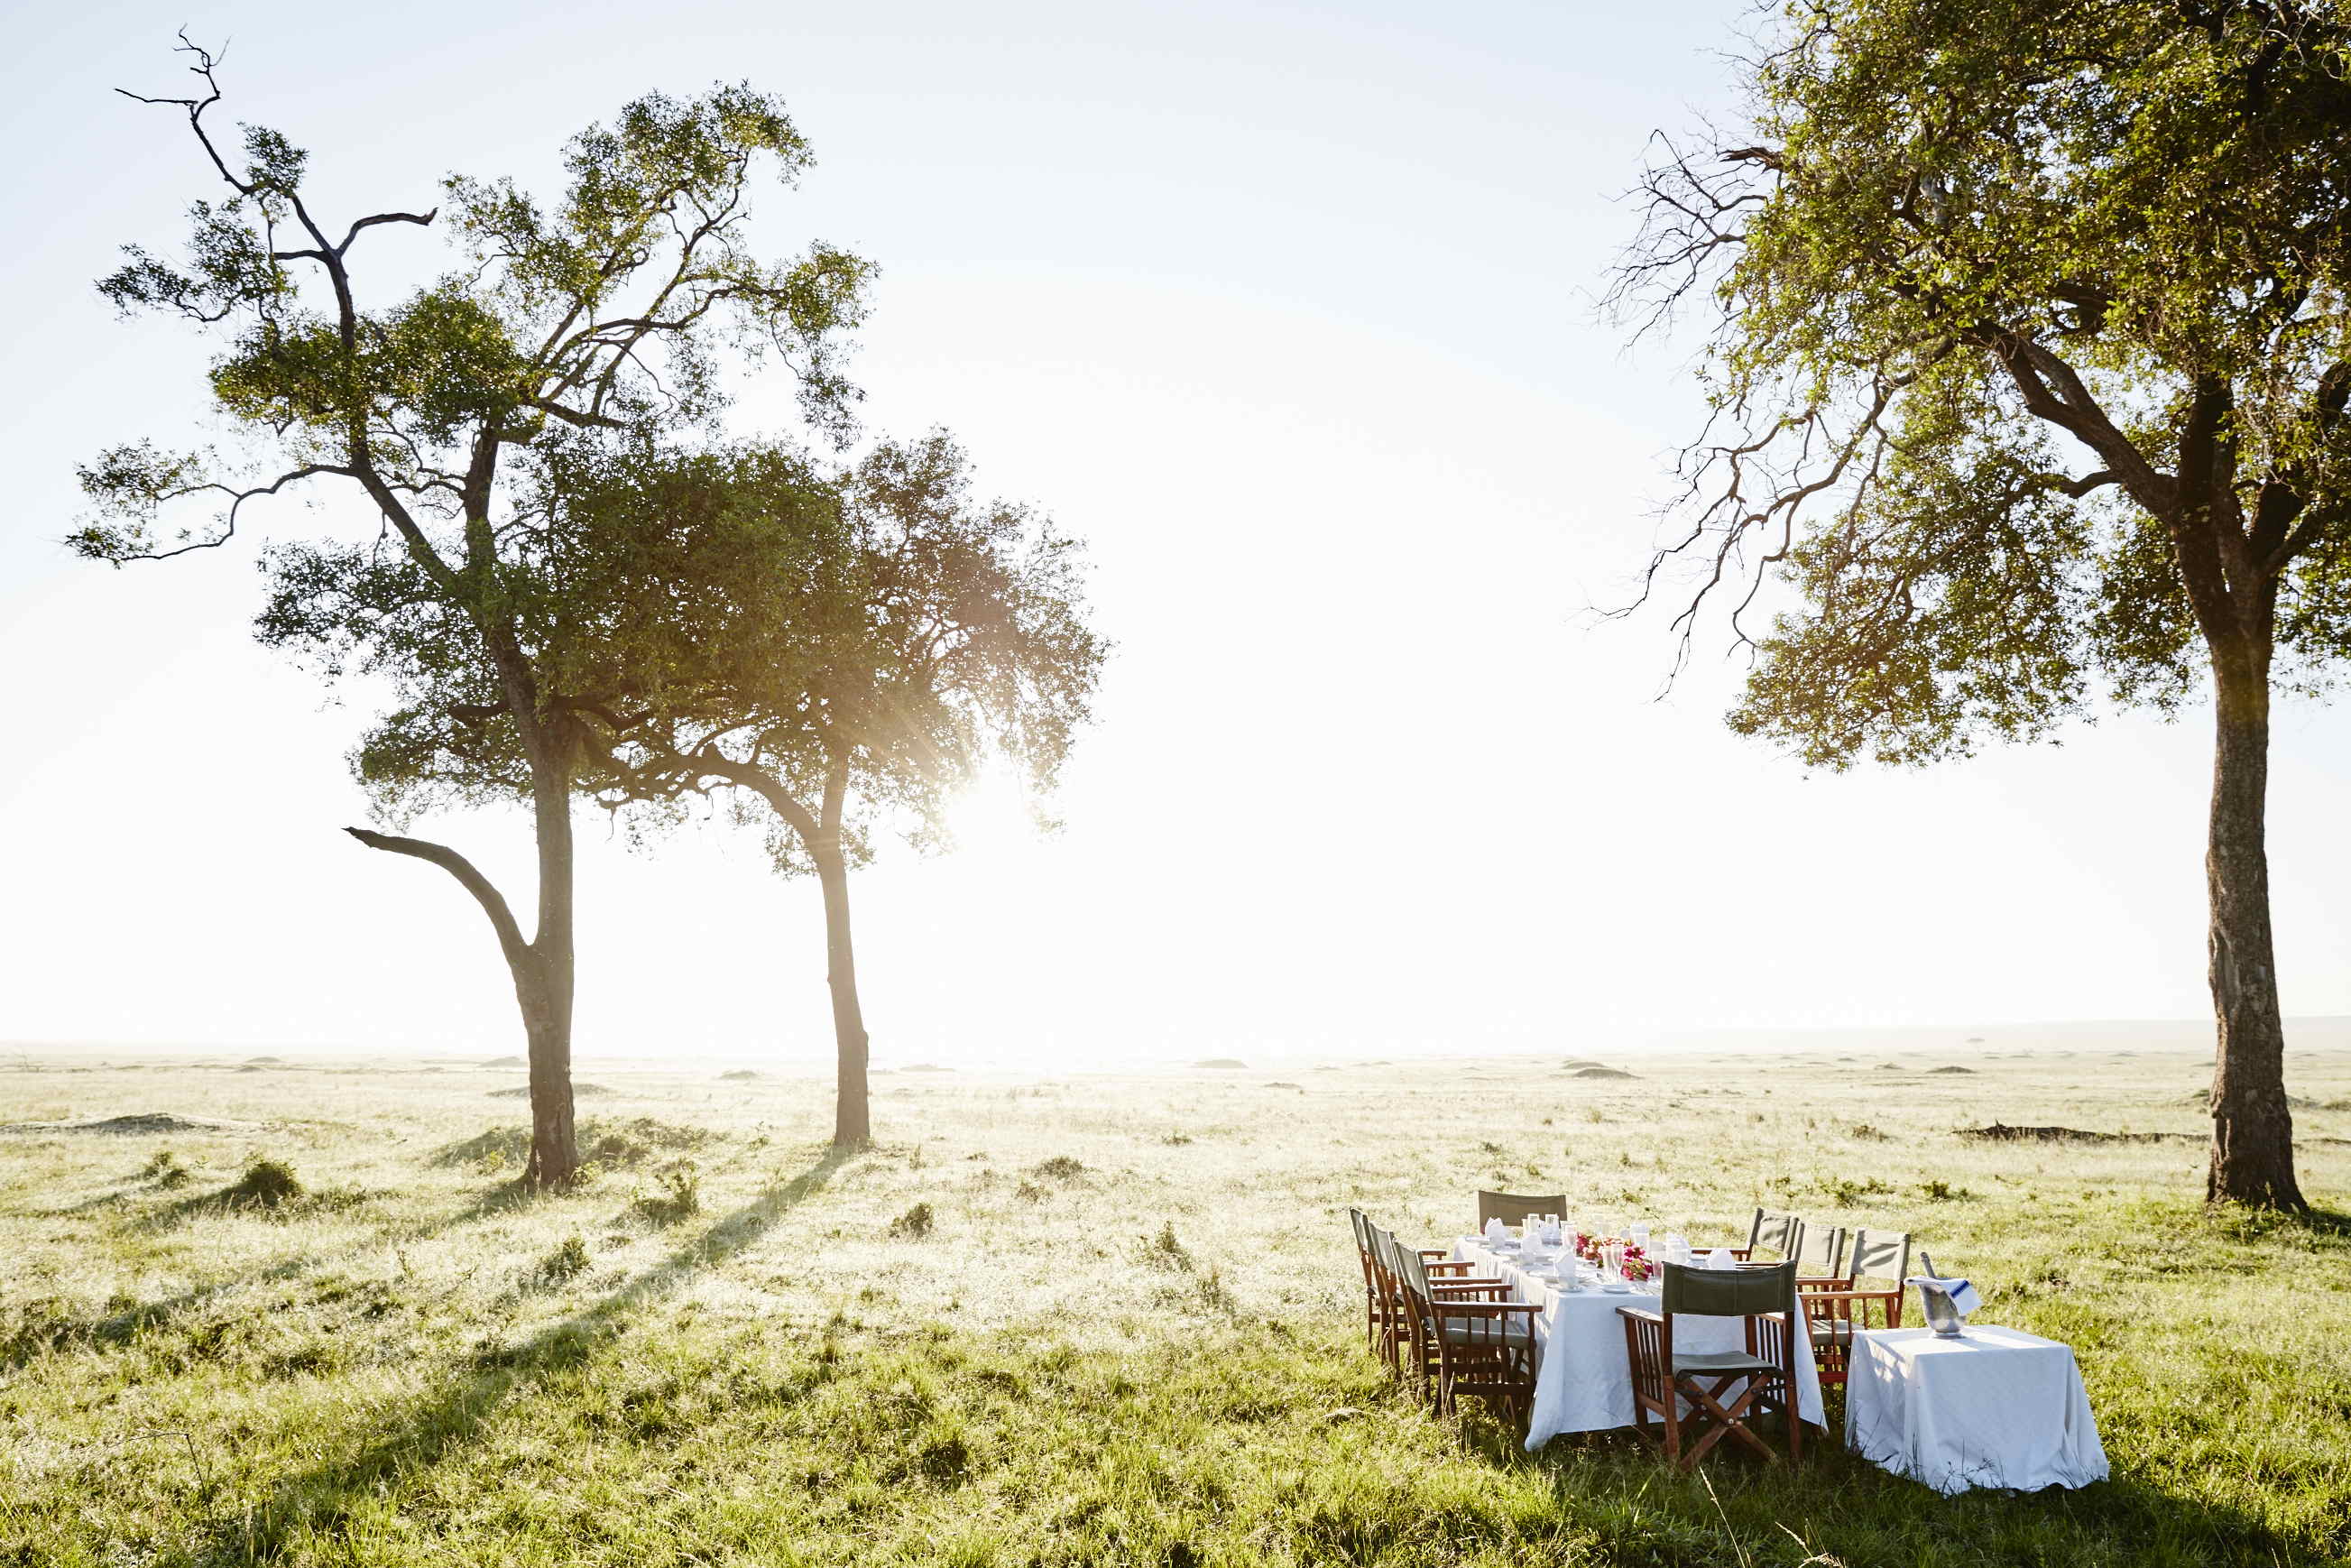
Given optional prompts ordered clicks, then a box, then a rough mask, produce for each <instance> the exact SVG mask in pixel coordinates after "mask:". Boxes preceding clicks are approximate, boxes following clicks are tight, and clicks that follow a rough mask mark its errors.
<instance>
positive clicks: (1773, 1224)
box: [1747, 1208, 1804, 1259]
mask: <svg viewBox="0 0 2351 1568" xmlns="http://www.w3.org/2000/svg"><path fill="white" fill-rule="evenodd" d="M1803 1245H1804V1222H1803V1221H1802V1220H1801V1219H1799V1218H1796V1217H1795V1216H1794V1215H1792V1214H1774V1213H1772V1212H1771V1210H1770V1209H1768V1208H1759V1209H1757V1210H1756V1211H1755V1218H1754V1219H1753V1221H1752V1222H1750V1224H1749V1225H1748V1227H1747V1251H1748V1256H1749V1257H1750V1259H1751V1258H1752V1257H1753V1256H1754V1253H1755V1249H1757V1248H1766V1249H1770V1250H1771V1251H1773V1252H1777V1253H1778V1254H1779V1255H1780V1256H1781V1257H1782V1258H1790V1259H1792V1258H1794V1257H1795V1255H1796V1254H1797V1253H1798V1252H1799V1251H1801V1250H1802V1249H1803Z"/></svg>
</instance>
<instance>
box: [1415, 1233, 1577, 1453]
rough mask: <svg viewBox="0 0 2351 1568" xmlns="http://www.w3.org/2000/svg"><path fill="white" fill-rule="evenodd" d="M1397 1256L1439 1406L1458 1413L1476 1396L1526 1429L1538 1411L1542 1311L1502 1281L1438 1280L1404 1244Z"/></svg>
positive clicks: (1418, 1338) (1428, 1375) (1423, 1261)
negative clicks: (1537, 1323)
mask: <svg viewBox="0 0 2351 1568" xmlns="http://www.w3.org/2000/svg"><path fill="white" fill-rule="evenodd" d="M1396 1257H1397V1259H1398V1260H1399V1261H1400V1263H1401V1264H1402V1268H1403V1274H1404V1282H1405V1303H1406V1311H1407V1312H1409V1313H1410V1314H1411V1315H1412V1316H1413V1318H1414V1320H1415V1322H1416V1334H1415V1340H1416V1344H1417V1345H1420V1346H1424V1347H1425V1354H1426V1360H1425V1361H1424V1362H1423V1364H1422V1365H1423V1369H1424V1375H1425V1376H1426V1378H1427V1379H1428V1380H1430V1386H1431V1389H1432V1392H1433V1394H1434V1397H1435V1402H1436V1406H1437V1410H1438V1411H1439V1412H1440V1413H1445V1414H1449V1413H1451V1412H1452V1411H1454V1410H1456V1409H1458V1407H1459V1402H1460V1400H1461V1397H1462V1396H1464V1395H1468V1396H1471V1397H1474V1398H1478V1399H1482V1400H1484V1401H1485V1402H1486V1404H1487V1405H1488V1406H1490V1407H1491V1408H1493V1409H1494V1410H1495V1411H1496V1412H1497V1413H1498V1414H1499V1415H1500V1416H1502V1417H1503V1418H1504V1419H1505V1420H1507V1421H1510V1422H1511V1423H1512V1424H1513V1425H1514V1426H1516V1427H1524V1426H1525V1425H1526V1422H1527V1417H1528V1416H1530V1415H1531V1414H1532V1413H1533V1410H1534V1399H1535V1331H1534V1314H1535V1313H1537V1312H1541V1310H1542V1309H1541V1307H1539V1306H1537V1305H1536V1304H1535V1303H1534V1302H1532V1301H1511V1300H1510V1299H1509V1296H1510V1287H1509V1286H1508V1285H1507V1284H1506V1283H1504V1282H1503V1281H1499V1280H1491V1281H1454V1282H1450V1283H1448V1282H1445V1281H1433V1280H1431V1279H1430V1278H1429V1276H1428V1271H1427V1264H1426V1260H1424V1259H1422V1258H1421V1257H1420V1256H1419V1254H1417V1253H1416V1252H1413V1251H1411V1250H1409V1249H1397V1252H1396Z"/></svg>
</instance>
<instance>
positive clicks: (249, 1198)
mask: <svg viewBox="0 0 2351 1568" xmlns="http://www.w3.org/2000/svg"><path fill="white" fill-rule="evenodd" d="M303 1190H304V1189H303V1186H302V1180H301V1178H300V1177H299V1176H296V1175H295V1174H294V1167H293V1166H289V1165H287V1163H286V1162H285V1161H284V1160H280V1159H273V1158H271V1157H270V1156H268V1155H254V1156H253V1158H251V1159H250V1160H247V1161H246V1166H245V1169H244V1171H243V1172H242V1173H241V1174H240V1175H239V1176H237V1178H236V1180H235V1181H234V1182H231V1183H230V1184H229V1185H228V1186H226V1187H225V1188H223V1189H222V1191H221V1195H220V1196H221V1201H222V1202H223V1203H225V1204H226V1205H228V1206H229V1207H232V1208H276V1207H278V1206H279V1205H281V1204H285V1203H289V1202H291V1201H293V1200H294V1199H296V1198H298V1197H301V1196H302V1195H303Z"/></svg>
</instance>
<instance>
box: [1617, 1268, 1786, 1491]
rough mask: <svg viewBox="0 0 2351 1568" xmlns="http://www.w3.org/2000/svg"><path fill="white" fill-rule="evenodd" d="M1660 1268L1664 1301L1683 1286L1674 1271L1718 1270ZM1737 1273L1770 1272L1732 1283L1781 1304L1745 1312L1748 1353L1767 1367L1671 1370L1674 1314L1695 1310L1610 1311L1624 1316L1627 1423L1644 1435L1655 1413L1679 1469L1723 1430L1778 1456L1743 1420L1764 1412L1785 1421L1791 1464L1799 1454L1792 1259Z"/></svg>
mask: <svg viewBox="0 0 2351 1568" xmlns="http://www.w3.org/2000/svg"><path fill="white" fill-rule="evenodd" d="M1665 1270H1666V1272H1665V1280H1666V1291H1667V1295H1666V1302H1667V1303H1674V1302H1676V1301H1677V1298H1678V1297H1679V1295H1680V1294H1681V1293H1682V1291H1681V1289H1680V1288H1678V1287H1682V1286H1683V1281H1682V1280H1680V1279H1679V1278H1677V1277H1678V1276H1688V1275H1698V1276H1699V1277H1700V1278H1701V1279H1703V1276H1704V1275H1705V1274H1707V1273H1709V1272H1717V1271H1715V1270H1696V1269H1685V1268H1683V1267H1682V1266H1680V1265H1679V1264H1674V1263H1668V1264H1667V1265H1666V1266H1665ZM1740 1272H1741V1273H1743V1274H1745V1275H1747V1276H1748V1277H1749V1280H1750V1281H1753V1280H1755V1279H1756V1277H1757V1276H1769V1277H1770V1280H1771V1283H1770V1284H1769V1285H1764V1284H1761V1283H1756V1284H1749V1283H1748V1282H1747V1281H1740V1285H1739V1286H1738V1287H1736V1288H1738V1289H1740V1291H1742V1292H1744V1291H1752V1292H1753V1293H1754V1294H1755V1295H1756V1296H1758V1297H1776V1298H1778V1299H1780V1300H1782V1301H1785V1303H1786V1305H1784V1306H1783V1307H1782V1308H1781V1309H1780V1310H1779V1311H1777V1312H1750V1313H1747V1314H1744V1316H1745V1334H1744V1338H1745V1341H1746V1346H1747V1354H1749V1355H1750V1357H1753V1358H1754V1359H1755V1360H1757V1361H1760V1362H1764V1363H1768V1364H1769V1370H1765V1371H1761V1372H1759V1371H1755V1370H1752V1369H1742V1370H1740V1371H1736V1372H1731V1373H1728V1374H1723V1373H1718V1372H1715V1371H1713V1370H1711V1369H1706V1368H1693V1369H1688V1370H1684V1371H1679V1372H1677V1371H1676V1370H1675V1368H1674V1319H1675V1318H1676V1317H1677V1315H1698V1314H1696V1313H1694V1312H1691V1310H1690V1309H1688V1308H1677V1307H1676V1306H1674V1305H1670V1304H1668V1305H1667V1310H1665V1311H1663V1312H1651V1311H1649V1310H1648V1309H1646V1308H1644V1307H1619V1308H1617V1309H1616V1315H1617V1316H1618V1317H1620V1318H1622V1319H1624V1320H1625V1359H1626V1361H1627V1362H1629V1363H1630V1364H1631V1367H1632V1375H1633V1418H1634V1423H1635V1426H1636V1427H1638V1428H1639V1429H1640V1432H1641V1435H1642V1436H1643V1437H1647V1436H1648V1435H1649V1422H1650V1417H1651V1416H1656V1417H1657V1419H1658V1421H1659V1423H1660V1424H1661V1427H1662V1433H1661V1436H1662V1438H1663V1441H1664V1446H1665V1451H1666V1458H1667V1462H1668V1463H1671V1464H1675V1465H1678V1466H1680V1467H1681V1468H1682V1469H1693V1468H1695V1467H1696V1466H1697V1464H1698V1461H1699V1460H1700V1459H1703V1458H1706V1456H1707V1455H1708V1453H1710V1452H1711V1451H1713V1449H1714V1448H1715V1446H1716V1445H1717V1444H1719V1443H1720V1442H1721V1441H1722V1440H1723V1439H1724V1438H1726V1437H1737V1438H1738V1439H1739V1440H1740V1442H1742V1443H1744V1444H1746V1445H1747V1446H1748V1447H1749V1448H1753V1449H1754V1450H1755V1451H1756V1452H1758V1453H1760V1454H1761V1455H1762V1456H1763V1457H1764V1458H1768V1459H1771V1460H1774V1461H1776V1460H1777V1459H1778V1458H1779V1457H1780V1456H1779V1455H1778V1453H1776V1452H1775V1451H1774V1450H1773V1449H1772V1448H1771V1444H1769V1443H1767V1442H1765V1441H1764V1440H1763V1438H1762V1437H1761V1435H1760V1434H1758V1433H1757V1432H1755V1431H1754V1430H1753V1429H1752V1428H1751V1427H1749V1426H1748V1422H1749V1421H1750V1420H1751V1419H1753V1418H1754V1417H1755V1416H1759V1415H1763V1414H1766V1413H1771V1412H1777V1413H1778V1414H1779V1415H1780V1416H1782V1418H1783V1420H1784V1421H1785V1424H1786V1427H1787V1432H1788V1459H1789V1462H1790V1463H1797V1462H1801V1461H1802V1458H1803V1454H1804V1424H1803V1421H1802V1417H1801V1416H1798V1415H1797V1413H1796V1323H1797V1322H1798V1321H1799V1319H1798V1316H1797V1312H1796V1266H1795V1264H1794V1263H1792V1262H1783V1263H1775V1264H1771V1265H1769V1266H1767V1267H1761V1268H1753V1269H1748V1270H1740ZM1718 1278H1719V1274H1718ZM1700 1288H1703V1289H1714V1290H1719V1289H1720V1287H1719V1286H1702V1287H1700ZM1703 1315H1706V1316H1709V1317H1711V1316H1718V1315H1721V1314H1718V1313H1712V1312H1708V1313H1706V1314H1703ZM1733 1384H1740V1385H1744V1386H1742V1387H1741V1388H1740V1390H1739V1392H1738V1393H1737V1394H1736V1395H1735V1396H1731V1397H1730V1398H1729V1402H1728V1403H1725V1399H1724V1396H1726V1395H1728V1394H1729V1393H1730V1389H1731V1385H1733ZM1684 1403H1687V1404H1688V1406H1690V1408H1689V1409H1688V1411H1687V1412H1684V1411H1683V1409H1682V1406H1683V1404H1684ZM1686 1427H1687V1428H1689V1429H1688V1430H1685V1428H1686Z"/></svg>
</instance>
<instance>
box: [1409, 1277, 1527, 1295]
mask: <svg viewBox="0 0 2351 1568" xmlns="http://www.w3.org/2000/svg"><path fill="white" fill-rule="evenodd" d="M1509 1289H1510V1281H1508V1280H1444V1281H1437V1280H1431V1281H1429V1282H1428V1293H1429V1296H1430V1297H1431V1298H1432V1299H1434V1298H1436V1297H1439V1296H1442V1297H1446V1298H1448V1299H1449V1298H1451V1297H1454V1296H1457V1295H1472V1294H1478V1293H1481V1292H1484V1291H1507V1290H1509Z"/></svg>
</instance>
